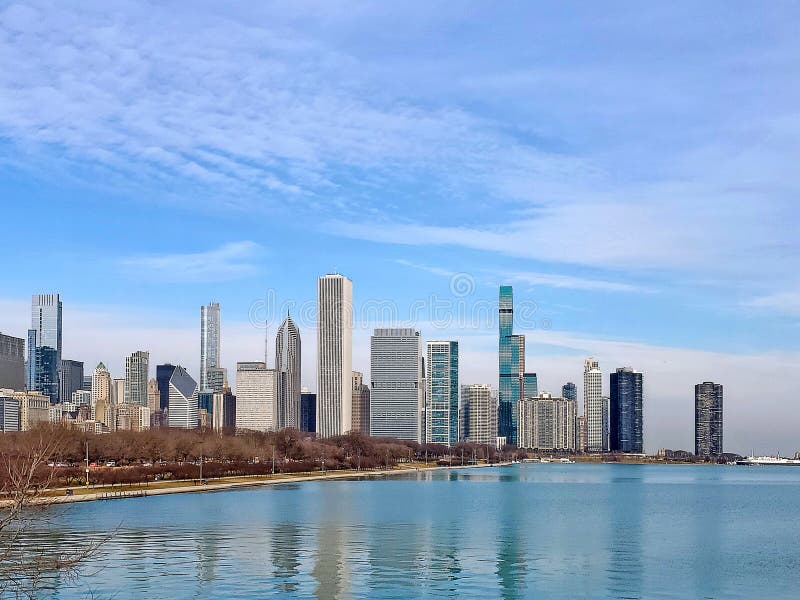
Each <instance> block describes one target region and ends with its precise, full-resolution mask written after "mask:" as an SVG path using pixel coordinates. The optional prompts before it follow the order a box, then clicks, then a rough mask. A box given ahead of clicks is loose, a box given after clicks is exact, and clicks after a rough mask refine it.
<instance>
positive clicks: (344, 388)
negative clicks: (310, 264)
mask: <svg viewBox="0 0 800 600" xmlns="http://www.w3.org/2000/svg"><path fill="white" fill-rule="evenodd" d="M352 375H353V282H351V281H350V280H349V279H348V278H347V277H344V276H343V275H338V274H337V275H325V276H323V277H320V278H319V281H318V282H317V434H318V435H319V436H320V437H332V436H335V435H342V434H344V433H347V432H348V431H350V429H351V428H352V397H353V396H352V394H353V390H352V381H351V378H352ZM237 402H238V396H237Z"/></svg>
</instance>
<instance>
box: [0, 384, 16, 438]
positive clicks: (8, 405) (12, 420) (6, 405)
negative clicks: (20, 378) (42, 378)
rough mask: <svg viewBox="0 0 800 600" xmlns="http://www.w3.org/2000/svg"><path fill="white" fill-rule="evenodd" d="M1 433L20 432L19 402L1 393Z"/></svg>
mask: <svg viewBox="0 0 800 600" xmlns="http://www.w3.org/2000/svg"><path fill="white" fill-rule="evenodd" d="M0 431H1V432H3V433H6V432H9V431H19V400H18V399H17V398H12V397H11V396H4V395H3V394H2V393H0Z"/></svg>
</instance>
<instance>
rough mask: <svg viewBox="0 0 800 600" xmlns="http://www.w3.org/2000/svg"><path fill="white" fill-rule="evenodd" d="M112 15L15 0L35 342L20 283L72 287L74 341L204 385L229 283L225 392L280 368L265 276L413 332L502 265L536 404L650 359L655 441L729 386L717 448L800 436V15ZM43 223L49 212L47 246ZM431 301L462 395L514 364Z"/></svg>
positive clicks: (362, 344)
mask: <svg viewBox="0 0 800 600" xmlns="http://www.w3.org/2000/svg"><path fill="white" fill-rule="evenodd" d="M104 8H105V3H104V4H101V5H98V4H96V3H95V2H94V1H92V0H89V1H88V2H85V3H81V6H80V7H77V8H76V7H70V8H66V7H64V6H53V5H52V4H48V3H45V2H42V1H40V0H31V2H26V3H25V5H24V6H23V5H8V6H4V7H3V8H2V9H0V32H2V35H0V48H2V50H3V53H4V56H7V57H8V60H9V62H10V63H11V64H14V65H17V66H19V68H17V69H14V72H13V74H11V75H8V76H6V77H0V89H2V95H3V98H6V99H7V102H6V103H4V104H3V105H2V106H0V158H2V160H0V179H2V181H3V190H2V191H3V197H4V199H5V202H4V204H3V210H4V212H3V218H4V224H5V226H6V227H5V229H4V232H5V236H6V237H5V240H6V243H7V244H8V245H9V247H11V248H14V259H13V260H7V261H6V262H5V263H4V268H3V287H2V289H3V292H2V294H0V331H2V332H3V333H4V334H9V335H13V336H15V337H18V338H23V339H27V331H26V325H27V323H26V321H27V319H26V318H25V315H26V313H29V311H30V304H29V300H30V294H31V293H32V292H36V291H42V292H48V291H51V290H52V291H58V292H60V293H61V295H62V297H63V298H65V299H68V301H69V307H70V309H69V310H68V311H67V313H66V314H65V315H64V319H65V324H64V325H65V332H67V333H65V338H64V340H63V346H64V348H63V358H67V359H75V360H81V361H84V362H85V364H86V365H87V368H88V366H90V365H96V364H97V363H98V362H100V361H104V362H105V364H107V366H109V367H110V368H111V370H112V371H113V372H114V373H115V375H117V374H120V373H121V369H122V368H124V365H122V361H123V360H124V357H125V356H127V355H129V354H130V352H131V351H133V350H135V349H137V348H144V349H146V350H148V351H149V352H150V353H151V359H152V360H151V362H152V363H153V364H160V363H163V362H166V361H169V362H173V363H178V364H182V365H185V366H186V368H187V369H189V370H190V371H191V372H192V373H194V374H196V375H197V376H198V377H199V368H198V360H199V352H198V350H197V345H196V339H197V312H196V311H197V307H198V306H201V305H203V304H205V303H207V302H208V301H209V299H214V300H215V301H218V302H219V303H220V304H221V305H222V306H223V307H224V312H225V315H224V321H225V331H226V342H225V345H223V347H222V355H223V356H222V361H223V364H224V366H225V367H226V368H227V370H228V373H229V374H230V379H233V373H234V370H235V362H236V360H247V359H255V358H258V357H261V356H263V350H264V347H263V344H264V333H265V332H264V331H263V329H262V330H261V331H260V332H257V333H256V335H254V332H253V329H252V326H251V319H250V317H251V308H252V307H253V305H254V303H257V302H259V301H260V300H263V299H264V297H265V293H266V291H267V290H274V291H275V293H276V294H277V299H278V303H279V304H282V303H283V302H284V301H288V300H293V301H295V302H296V303H297V304H298V305H300V304H303V303H304V302H306V301H313V300H314V299H315V297H316V289H315V286H314V278H315V277H317V276H318V275H319V274H320V273H326V272H331V271H340V272H343V273H348V274H350V275H351V276H352V277H353V278H354V280H356V281H357V290H356V292H355V297H354V302H355V304H356V305H359V306H363V305H364V304H365V303H366V302H368V301H372V302H376V303H378V302H382V301H389V300H391V301H393V302H395V303H396V304H397V305H398V306H399V307H400V308H401V311H400V313H401V314H400V317H401V318H403V319H406V318H409V313H410V312H411V307H413V306H416V303H417V302H419V301H425V300H427V299H429V298H430V297H431V296H432V295H435V296H436V298H454V297H455V298H461V299H464V298H466V299H468V300H470V301H471V302H472V303H477V302H485V303H493V302H495V301H496V294H497V286H499V285H502V284H511V285H514V286H515V292H516V295H517V297H518V298H519V299H523V298H524V299H527V300H528V301H530V302H531V303H535V305H536V306H537V307H538V310H536V311H534V312H532V314H531V318H530V319H528V320H527V323H526V324H524V325H523V324H517V326H516V329H515V333H517V334H520V335H525V336H526V342H527V346H526V352H527V358H528V361H529V362H530V363H531V364H532V365H533V368H532V369H531V370H532V371H536V372H537V374H538V376H539V388H540V389H541V390H542V391H550V392H553V393H557V391H558V389H559V388H560V387H561V386H562V385H563V384H564V382H565V381H576V379H579V378H580V366H578V369H577V370H576V368H575V365H576V363H577V364H578V365H580V363H581V362H582V360H583V359H584V358H586V357H587V356H595V357H597V358H598V359H599V360H600V361H601V364H602V365H604V368H606V369H614V368H617V367H619V366H624V365H633V366H635V367H636V368H637V369H640V370H642V371H643V372H646V373H647V374H648V390H649V393H648V403H647V406H645V408H644V410H645V422H646V423H647V424H648V425H647V427H648V431H647V436H646V441H645V443H646V445H647V446H648V449H649V450H651V451H652V450H655V449H657V447H658V446H661V445H677V446H681V447H685V448H690V447H691V446H692V444H693V439H692V437H691V435H690V434H689V433H687V432H690V431H691V424H692V418H691V417H690V416H689V415H691V413H692V410H693V400H692V397H691V394H688V393H687V391H686V390H688V389H691V388H692V386H693V385H694V384H696V383H697V382H698V381H705V380H708V379H712V380H714V381H722V382H724V383H725V386H726V399H725V400H726V411H727V418H726V442H730V443H731V445H732V447H733V446H735V447H740V448H761V450H762V451H765V452H766V451H770V450H772V451H774V450H773V449H772V448H770V447H769V446H762V444H765V443H766V442H764V441H763V440H765V439H767V438H771V439H774V442H773V443H772V444H773V445H777V446H781V447H788V446H789V445H790V444H791V442H792V440H793V439H794V436H793V432H794V431H795V430H796V428H797V423H798V422H799V421H800V409H798V408H796V406H797V403H796V402H795V400H796V399H797V393H796V391H795V390H794V387H793V385H792V383H791V377H789V375H788V374H789V373H791V372H792V369H793V366H794V365H795V364H797V362H798V360H800V340H798V339H797V336H794V335H791V334H788V335H787V332H790V333H791V332H793V331H795V330H796V329H797V327H798V325H799V324H800V322H799V321H798V317H800V275H798V273H800V271H799V270H798V269H797V268H796V267H797V256H798V255H800V252H798V250H800V248H798V241H797V236H796V234H795V231H796V228H797V227H796V226H797V223H798V211H797V202H796V193H795V188H796V187H797V185H798V175H797V172H796V168H795V165H794V162H795V161H794V160H793V156H794V154H795V153H796V149H797V147H798V136H797V135H796V133H797V130H796V127H795V125H794V124H795V123H796V121H797V105H798V96H799V94H800V88H798V85H797V83H796V82H797V77H794V76H793V75H792V73H794V69H795V66H794V65H795V64H796V61H795V60H794V57H795V56H796V55H797V53H798V41H797V39H796V35H795V34H794V31H793V29H794V28H793V27H792V25H793V24H794V22H795V21H796V20H797V17H799V16H800V12H799V11H798V8H797V7H793V6H788V5H780V7H770V8H769V9H766V10H764V9H762V7H760V6H754V5H747V4H741V5H737V10H729V9H728V5H727V4H726V3H720V2H710V3H706V4H704V5H703V6H697V4H696V3H689V2H674V3H670V4H669V5H665V6H659V7H658V10H656V11H653V10H643V9H642V8H641V7H636V6H626V5H615V6H613V7H606V6H599V5H589V6H583V7H581V11H579V12H578V14H577V16H576V12H575V11H574V10H573V8H572V7H570V6H567V5H556V6H546V7H545V6H538V5H527V4H524V3H523V4H515V5H511V6H506V7H503V8H502V9H501V10H499V9H496V8H495V7H489V6H481V5H476V4H470V6H469V7H468V8H465V9H464V10H463V11H454V10H452V9H450V10H446V9H445V8H444V7H443V6H442V5H423V4H413V3H412V4H411V5H386V4H384V5H377V4H370V3H366V4H360V5H359V6H358V7H357V8H347V9H344V8H342V7H341V6H339V5H336V4H335V3H334V4H329V6H328V7H327V8H326V9H325V10H317V9H312V8H310V6H309V5H305V4H296V5H291V6H287V5H283V4H280V5H265V6H253V5H241V6H236V7H228V9H227V10H226V18H224V19H222V18H219V14H218V13H217V9H214V8H213V7H211V6H209V5H203V6H198V7H195V8H196V10H195V11H194V12H193V14H192V17H191V18H190V19H185V18H183V16H182V14H181V13H178V12H177V10H178V9H177V8H176V7H175V6H172V5H164V6H155V7H153V6H147V7H145V6H139V5H135V4H127V5H121V6H119V7H117V8H116V9H115V10H114V11H108V10H104ZM712 15H713V16H714V17H715V18H713V19H712V18H711V16H712ZM717 17H718V18H717ZM656 21H657V22H658V24H659V25H658V26H657V27H654V26H653V24H654V23H655V22H656ZM153 22H157V23H159V24H160V26H159V27H153V26H152V23H153ZM487 23H491V24H492V26H491V27H487V26H486V24H487ZM65 25H67V26H66V27H65ZM72 29H77V30H79V31H81V32H83V35H81V36H80V40H81V41H78V40H77V39H76V36H74V35H72V33H71V31H72ZM387 29H389V30H391V31H392V32H394V33H395V35H393V36H388V39H387V37H386V36H383V35H380V34H379V32H383V31H386V30H387ZM642 31H647V32H649V34H650V35H649V38H648V39H647V40H644V39H643V36H642V33H641V32H642ZM356 32H357V34H356ZM498 40H502V43H498ZM442 48H447V49H448V50H447V55H446V56H445V57H443V56H442V54H441V49H442ZM555 49H557V51H555ZM109 57H111V60H109ZM653 65H657V66H658V68H657V69H654V67H653ZM285 73H303V74H304V76H303V77H298V78H287V77H285V76H283V74H285ZM200 82H204V83H203V84H202V85H201V84H200ZM231 90H235V93H231ZM187 98H191V99H192V102H187V101H186V99H187ZM222 132H224V133H222ZM34 210H35V215H36V216H34ZM34 223H57V224H59V226H58V227H50V228H49V229H48V233H47V235H46V236H41V238H40V239H37V241H36V244H32V243H30V230H31V226H32V224H34ZM198 232H203V233H204V235H198ZM459 274H468V275H469V278H466V280H465V279H464V278H460V279H458V280H457V279H456V278H455V276H456V275H459ZM453 281H460V282H462V283H466V285H465V286H460V287H459V286H455V285H452V282H453ZM430 312H431V311H426V313H425V314H424V315H422V316H421V319H418V320H415V321H414V322H413V323H407V325H409V326H414V327H417V328H418V329H419V330H420V331H421V332H422V333H423V336H424V338H425V339H434V338H437V339H458V340H460V341H461V354H460V357H459V358H460V365H461V377H462V380H463V381H464V382H465V383H471V382H475V383H479V382H494V381H495V379H496V378H497V376H496V374H495V373H494V370H495V369H496V366H494V362H495V359H494V356H493V354H494V353H495V352H496V346H497V340H496V335H497V332H496V323H495V324H494V325H486V326H485V327H483V326H480V325H478V326H476V327H473V326H470V325H463V326H455V325H454V326H452V327H449V328H434V327H432V326H430V322H431V321H432V320H433V317H432V315H431V314H430ZM292 314H293V315H295V314H296V313H295V312H294V311H292ZM283 316H284V315H283V314H280V315H277V314H276V315H275V319H274V320H273V321H272V322H271V324H270V327H271V328H272V329H271V331H270V336H269V337H270V345H271V341H272V340H271V337H272V335H274V332H275V329H276V328H277V326H278V324H279V321H280V319H282V318H283ZM297 316H298V319H297V320H298V323H299V324H300V328H301V332H300V333H301V336H302V337H303V338H304V342H305V343H304V357H305V358H303V362H304V364H303V372H304V373H307V374H308V378H307V379H306V381H304V385H310V386H313V387H315V385H316V382H315V378H316V375H315V372H316V366H315V365H314V363H313V362H309V361H310V360H311V359H312V358H313V356H314V355H315V352H316V350H315V344H316V340H315V339H314V337H313V331H309V330H308V329H307V328H305V327H304V326H303V325H302V323H300V321H301V319H300V316H301V315H299V313H298V314H297ZM375 321H376V322H370V323H365V324H364V325H365V326H364V327H363V329H361V328H360V329H357V330H356V331H355V332H354V339H353V354H354V356H353V363H354V364H353V368H355V369H360V370H366V369H367V366H366V365H367V361H368V359H369V332H371V331H372V330H373V329H374V328H377V327H381V326H395V325H397V324H396V323H385V322H377V321H379V319H376V320H375ZM404 325H406V324H404ZM434 329H435V331H434ZM77 332H81V335H77ZM258 333H260V334H261V335H258ZM228 344H230V345H231V346H230V348H231V349H233V348H241V350H242V352H241V354H239V355H236V356H234V353H231V352H228ZM763 381H773V382H775V385H776V387H774V388H772V390H771V393H770V394H769V397H768V398H765V399H764V401H763V403H762V404H761V405H760V406H755V405H754V403H753V402H752V401H751V399H752V398H754V397H760V396H761V382H763ZM576 383H579V384H580V381H577V382H576ZM604 385H607V382H604ZM604 393H608V390H607V389H604ZM578 397H579V399H580V398H581V393H580V390H579V395H578ZM651 444H652V446H651Z"/></svg>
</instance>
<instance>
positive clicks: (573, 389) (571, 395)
mask: <svg viewBox="0 0 800 600" xmlns="http://www.w3.org/2000/svg"><path fill="white" fill-rule="evenodd" d="M561 396H562V397H563V398H564V399H565V400H577V399H578V386H576V385H575V384H574V383H572V382H571V381H568V382H567V383H565V384H564V385H562V386H561Z"/></svg>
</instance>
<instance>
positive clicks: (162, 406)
mask: <svg viewBox="0 0 800 600" xmlns="http://www.w3.org/2000/svg"><path fill="white" fill-rule="evenodd" d="M175 369H176V367H175V365H171V364H169V363H167V364H165V365H158V366H156V383H157V384H158V396H159V410H167V408H169V380H170V379H172V374H173V373H174V372H175Z"/></svg>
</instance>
